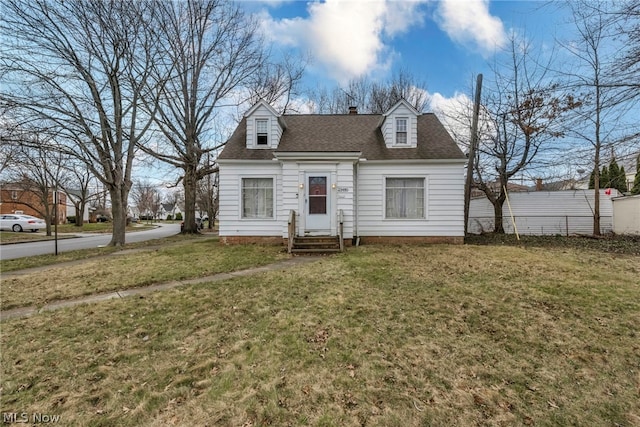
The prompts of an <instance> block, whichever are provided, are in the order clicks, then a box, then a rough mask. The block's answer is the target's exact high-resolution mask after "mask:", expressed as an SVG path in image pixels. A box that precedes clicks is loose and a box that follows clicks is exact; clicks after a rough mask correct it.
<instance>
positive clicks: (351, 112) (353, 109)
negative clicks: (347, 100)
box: [349, 106, 358, 114]
mask: <svg viewBox="0 0 640 427" xmlns="http://www.w3.org/2000/svg"><path fill="white" fill-rule="evenodd" d="M349 114H358V107H355V106H351V107H349Z"/></svg>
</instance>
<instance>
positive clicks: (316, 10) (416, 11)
mask: <svg viewBox="0 0 640 427" xmlns="http://www.w3.org/2000/svg"><path fill="white" fill-rule="evenodd" d="M240 4H241V5H242V6H243V7H244V8H245V9H246V10H247V11H249V12H250V13H253V14H255V15H256V16H258V17H259V19H260V21H261V23H262V29H263V31H264V33H265V35H266V36H267V38H268V39H270V40H271V41H272V42H273V43H274V47H275V48H276V49H283V50H290V49H291V50H294V51H298V52H299V53H303V54H304V53H308V54H310V55H311V58H312V62H311V64H310V65H309V66H308V67H307V70H306V77H305V84H306V85H308V86H311V87H316V86H320V87H322V86H326V87H329V88H330V87H333V86H335V85H340V84H344V83H346V82H347V81H348V80H349V79H352V78H358V77H361V76H363V75H366V76H368V77H369V78H371V79H374V80H376V79H379V80H384V79H385V78H388V77H390V76H391V75H393V73H394V71H397V70H398V69H404V70H408V71H409V72H410V73H411V74H412V75H413V76H414V77H416V78H417V80H418V81H421V82H425V83H426V86H427V87H426V89H427V91H428V92H429V95H430V96H431V100H432V104H438V103H439V104H442V103H446V102H447V101H448V100H451V99H452V98H454V97H456V96H463V95H469V94H470V92H471V89H470V88H471V83H472V82H473V81H474V76H475V75H476V74H478V73H487V72H488V71H489V68H488V64H489V63H490V62H491V61H493V58H495V55H496V53H498V54H499V53H500V52H501V49H502V48H503V47H504V46H505V43H506V42H507V40H508V37H509V34H511V33H512V32H515V33H516V34H518V35H522V36H525V37H526V39H527V40H529V41H530V42H531V43H533V44H534V46H538V47H539V48H540V49H541V50H544V49H550V48H551V47H552V46H553V44H554V40H555V38H556V37H558V38H562V37H566V35H567V30H568V24H567V18H566V15H564V14H562V13H561V12H560V11H559V10H558V9H557V8H553V7H549V6H545V4H546V3H543V2H540V1H533V2H532V1H489V0H442V1H409V0H399V1H398V0H395V1H389V0H379V1H374V0H364V1H357V0H351V1H345V0H326V1H322V2H316V1H308V2H307V1H278V0H271V1H268V0H267V1H249V2H241V3H240ZM434 107H436V105H434Z"/></svg>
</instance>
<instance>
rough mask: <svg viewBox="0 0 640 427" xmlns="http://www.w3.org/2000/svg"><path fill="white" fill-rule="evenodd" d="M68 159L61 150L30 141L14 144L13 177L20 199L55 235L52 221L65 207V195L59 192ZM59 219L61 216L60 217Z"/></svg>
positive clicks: (47, 229)
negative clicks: (26, 143)
mask: <svg viewBox="0 0 640 427" xmlns="http://www.w3.org/2000/svg"><path fill="white" fill-rule="evenodd" d="M65 161H66V159H65V158H64V156H63V155H61V154H60V153H59V152H52V151H47V150H46V149H44V148H42V147H40V148H29V147H28V146H26V145H19V146H16V147H14V159H13V162H12V165H11V167H10V169H9V177H10V180H11V182H12V184H13V185H14V186H16V187H17V188H19V194H18V195H17V199H16V201H17V202H18V203H21V204H23V205H25V206H28V207H29V208H31V209H33V210H34V211H36V212H37V213H38V215H39V216H41V217H42V218H43V219H44V221H45V223H46V233H47V236H51V225H52V224H54V223H55V220H56V219H57V218H56V216H57V214H56V212H57V211H58V210H59V209H61V207H60V206H61V203H62V202H61V199H60V196H59V195H58V194H56V192H57V190H58V187H59V183H60V181H61V180H62V176H63V168H64V163H65ZM58 220H59V219H58Z"/></svg>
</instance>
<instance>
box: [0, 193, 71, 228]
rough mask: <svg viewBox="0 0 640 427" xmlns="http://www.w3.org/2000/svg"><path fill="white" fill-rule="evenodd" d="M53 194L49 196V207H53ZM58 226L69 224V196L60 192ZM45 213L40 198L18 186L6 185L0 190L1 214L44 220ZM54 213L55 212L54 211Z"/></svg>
mask: <svg viewBox="0 0 640 427" xmlns="http://www.w3.org/2000/svg"><path fill="white" fill-rule="evenodd" d="M53 193H54V191H53V190H51V195H50V196H49V205H50V206H51V207H53V203H54V201H53ZM57 199H58V200H57V202H58V224H64V223H66V222H67V195H66V194H64V193H62V192H60V191H58V198H57ZM42 211H44V206H42V201H41V200H40V196H39V195H38V194H37V193H36V192H35V191H33V190H28V189H25V188H24V187H22V186H21V185H17V184H4V185H3V186H2V189H1V190H0V214H13V213H21V214H24V215H32V216H35V217H38V218H42V214H41V213H40V212H42ZM52 212H53V211H52Z"/></svg>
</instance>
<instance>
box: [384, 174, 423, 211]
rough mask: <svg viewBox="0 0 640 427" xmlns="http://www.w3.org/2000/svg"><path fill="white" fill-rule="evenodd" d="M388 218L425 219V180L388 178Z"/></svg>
mask: <svg viewBox="0 0 640 427" xmlns="http://www.w3.org/2000/svg"><path fill="white" fill-rule="evenodd" d="M385 217H386V218H424V217H425V216H424V178H386V182H385Z"/></svg>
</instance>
